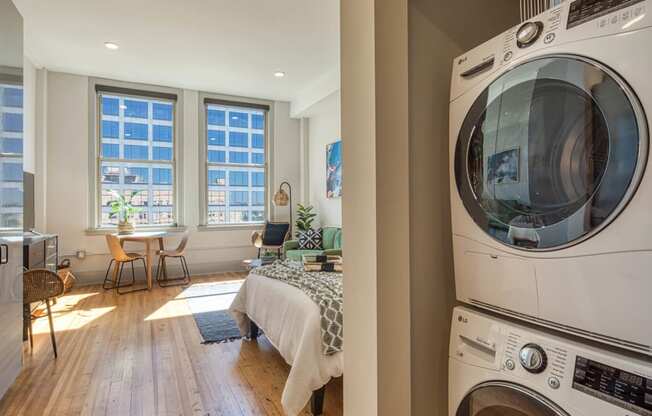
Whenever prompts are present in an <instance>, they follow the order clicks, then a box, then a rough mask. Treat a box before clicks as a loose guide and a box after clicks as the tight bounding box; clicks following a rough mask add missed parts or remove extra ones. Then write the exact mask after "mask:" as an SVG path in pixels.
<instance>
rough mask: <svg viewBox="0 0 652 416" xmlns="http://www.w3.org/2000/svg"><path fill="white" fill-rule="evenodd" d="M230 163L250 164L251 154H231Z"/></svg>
mask: <svg viewBox="0 0 652 416" xmlns="http://www.w3.org/2000/svg"><path fill="white" fill-rule="evenodd" d="M229 163H249V153H247V152H229Z"/></svg>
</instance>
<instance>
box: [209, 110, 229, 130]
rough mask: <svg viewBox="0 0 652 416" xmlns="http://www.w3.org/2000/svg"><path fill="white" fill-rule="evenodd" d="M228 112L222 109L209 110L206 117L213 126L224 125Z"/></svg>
mask: <svg viewBox="0 0 652 416" xmlns="http://www.w3.org/2000/svg"><path fill="white" fill-rule="evenodd" d="M225 117H226V113H225V112H224V111H222V110H208V111H207V112H206V119H207V120H208V124H209V125H211V126H224V125H225V121H224V120H225Z"/></svg>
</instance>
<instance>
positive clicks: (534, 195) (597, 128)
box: [455, 55, 648, 250]
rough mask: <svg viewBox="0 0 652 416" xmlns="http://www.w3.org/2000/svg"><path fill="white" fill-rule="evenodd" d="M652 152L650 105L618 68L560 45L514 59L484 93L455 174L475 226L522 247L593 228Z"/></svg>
mask: <svg viewBox="0 0 652 416" xmlns="http://www.w3.org/2000/svg"><path fill="white" fill-rule="evenodd" d="M647 157H648V133H647V122H646V119H645V115H644V113H643V110H642V108H641V105H640V103H639V102H638V100H637V98H636V96H635V94H634V93H633V92H632V91H631V89H630V87H629V86H628V85H627V83H626V82H625V81H623V80H622V79H621V78H620V77H619V76H618V75H617V74H616V73H614V72H613V71H612V70H611V69H609V68H607V67H606V66H604V65H602V64H600V63H598V62H595V61H592V60H590V59H587V58H584V57H580V56H574V55H555V56H546V57H540V58H536V59H533V60H531V61H529V62H526V63H524V64H521V65H518V66H516V67H515V68H513V69H511V70H510V71H508V72H506V73H505V74H503V75H502V76H501V77H500V78H498V79H497V80H495V81H494V82H493V83H492V84H491V85H489V87H488V88H487V89H486V90H485V91H484V92H483V93H482V94H481V95H480V96H479V97H478V99H477V100H476V101H475V103H474V104H473V106H472V107H471V109H470V111H469V113H468V114H467V116H466V118H465V120H464V123H463V124H462V128H461V129H460V133H459V137H458V142H457V147H456V152H455V175H456V181H457V188H458V191H459V194H460V196H461V199H462V201H463V203H464V205H465V207H466V209H467V211H468V212H469V214H470V215H471V217H472V218H473V220H474V221H475V222H476V224H477V225H478V226H480V227H481V228H482V229H483V230H484V231H485V232H486V233H488V234H489V235H490V236H492V237H493V238H495V239H496V240H498V241H500V242H502V243H504V244H506V245H509V246H512V247H516V248H519V249H524V250H555V249H560V248H564V247H567V246H569V245H571V244H576V243H578V242H580V241H582V240H584V239H587V238H589V237H591V236H592V235H595V234H596V233H597V232H599V231H600V229H602V228H603V227H605V226H606V225H607V224H609V222H611V221H612V220H613V219H614V218H615V217H616V216H617V215H618V213H619V212H620V211H621V210H622V209H623V208H624V207H625V205H626V204H627V202H628V201H629V200H630V198H631V197H632V196H633V194H634V192H635V190H636V187H637V186H638V183H639V182H640V179H641V176H642V175H643V171H644V168H645V163H646V161H647Z"/></svg>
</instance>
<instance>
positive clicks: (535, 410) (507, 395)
mask: <svg viewBox="0 0 652 416" xmlns="http://www.w3.org/2000/svg"><path fill="white" fill-rule="evenodd" d="M455 416H568V413H566V412H565V411H564V410H562V409H561V408H560V407H559V406H557V405H556V404H554V403H553V402H551V401H550V400H548V399H546V398H545V397H543V396H542V395H540V394H538V393H536V392H534V391H532V390H529V389H527V388H525V387H522V386H519V385H517V384H512V383H506V382H501V381H491V382H487V383H483V384H480V385H478V386H476V387H475V388H474V389H473V390H471V392H469V394H467V395H466V396H465V397H464V399H463V400H462V402H461V403H460V406H459V407H458V408H457V412H456V413H455Z"/></svg>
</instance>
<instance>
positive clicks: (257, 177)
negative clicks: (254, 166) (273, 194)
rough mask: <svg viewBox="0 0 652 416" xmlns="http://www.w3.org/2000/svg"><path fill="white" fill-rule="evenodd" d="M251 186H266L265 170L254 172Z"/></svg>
mask: <svg viewBox="0 0 652 416" xmlns="http://www.w3.org/2000/svg"><path fill="white" fill-rule="evenodd" d="M251 186H255V187H263V186H265V174H264V173H263V172H252V173H251Z"/></svg>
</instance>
